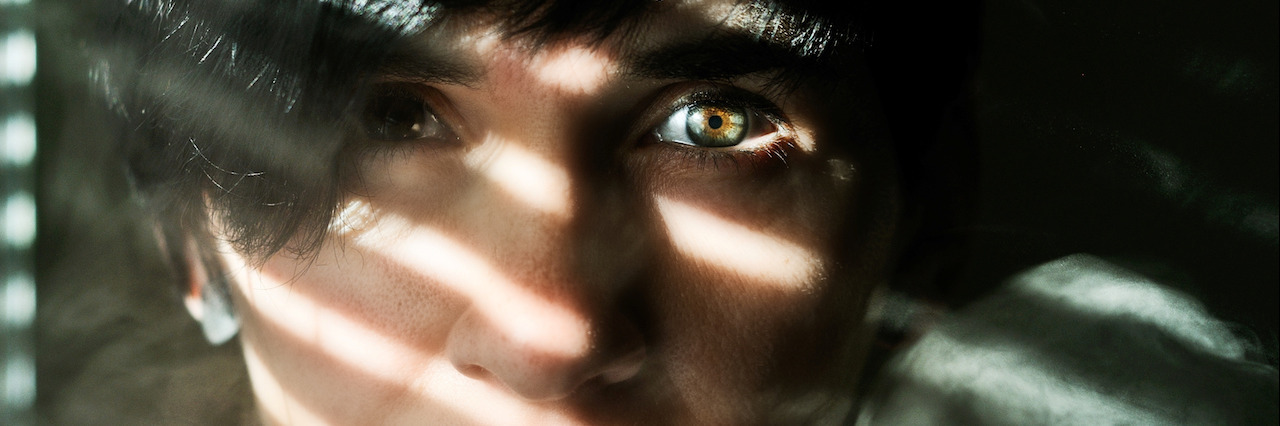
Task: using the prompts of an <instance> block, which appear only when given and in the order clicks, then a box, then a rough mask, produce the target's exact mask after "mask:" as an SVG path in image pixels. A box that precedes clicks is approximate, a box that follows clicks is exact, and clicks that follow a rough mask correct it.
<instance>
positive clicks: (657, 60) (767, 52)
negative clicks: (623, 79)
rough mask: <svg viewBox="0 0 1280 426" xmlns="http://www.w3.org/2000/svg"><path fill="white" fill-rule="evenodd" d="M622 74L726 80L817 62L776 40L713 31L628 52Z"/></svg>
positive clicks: (813, 58)
mask: <svg viewBox="0 0 1280 426" xmlns="http://www.w3.org/2000/svg"><path fill="white" fill-rule="evenodd" d="M631 56H632V57H630V58H628V59H627V60H626V61H625V65H624V66H625V68H624V74H625V75H628V76H631V77H638V78H651V79H685V80H727V79H732V78H734V77H740V76H745V75H750V74H754V73H758V72H764V71H774V70H794V69H796V68H807V67H811V66H813V65H814V64H816V63H817V58H815V57H812V56H809V55H804V54H802V53H800V52H798V51H797V50H796V49H793V48H791V47H790V46H788V45H785V44H783V43H781V42H779V41H775V40H770V39H768V38H764V37H759V36H755V35H752V34H747V33H725V32H721V33H716V34H712V35H710V36H707V37H705V38H702V39H698V40H691V41H684V42H679V43H674V44H670V45H666V46H661V47H658V48H656V49H653V50H649V51H645V52H639V53H637V54H634V55H631Z"/></svg>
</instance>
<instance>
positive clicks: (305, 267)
mask: <svg viewBox="0 0 1280 426" xmlns="http://www.w3.org/2000/svg"><path fill="white" fill-rule="evenodd" d="M753 13H754V12H753V11H752V9H750V8H741V7H737V6H735V5H733V4H729V3H721V2H714V1H706V2H693V3H678V2H667V3H664V5H663V8H662V9H661V10H659V11H656V12H655V13H653V14H651V15H649V16H646V17H645V18H643V19H642V20H641V21H640V22H639V23H638V25H637V27H636V28H639V29H642V31H635V32H633V33H631V34H630V35H626V36H624V35H615V36H611V37H610V38H607V39H606V40H604V42H602V43H593V42H591V40H590V39H588V38H585V37H584V38H575V37H572V36H568V37H560V38H555V39H552V40H550V41H548V42H544V43H533V42H531V41H530V40H527V39H522V38H520V37H503V36H502V35H501V34H500V33H499V32H498V31H499V30H498V26H497V25H495V24H494V22H495V21H494V20H493V19H492V18H491V17H488V16H483V15H475V16H458V17H453V18H450V19H447V20H445V21H442V22H441V23H439V24H437V25H435V26H434V27H432V28H430V29H428V30H427V31H425V32H424V33H423V34H421V35H419V36H417V38H415V39H414V40H412V42H411V43H408V44H407V46H406V48H405V50H404V51H402V52H397V53H396V54H395V55H393V57H392V59H390V62H389V63H388V66H387V67H386V68H385V70H386V71H385V72H382V73H379V75H376V76H371V77H370V78H369V82H368V87H367V88H366V91H367V93H368V96H367V101H366V102H365V107H364V108H363V112H362V113H361V114H360V115H359V116H358V117H353V118H352V122H353V126H354V127H356V128H358V129H359V131H357V132H355V134H354V135H353V136H352V143H351V146H352V148H351V149H349V150H347V152H345V153H344V155H347V156H348V157H349V158H350V160H351V161H350V166H349V167H348V170H346V171H345V172H344V186H345V189H346V190H345V194H346V195H345V198H344V199H343V201H342V204H341V205H340V206H339V208H338V210H339V213H338V214H337V215H336V217H335V218H334V220H333V221H332V223H331V225H330V227H329V229H328V236H327V237H326V239H325V241H324V243H323V245H322V246H321V247H320V248H319V249H318V251H317V252H316V253H315V254H313V255H310V256H307V257H298V256H295V255H292V254H289V252H288V251H287V250H286V251H283V252H281V253H278V254H276V255H273V256H271V257H269V258H267V259H266V261H265V263H261V264H260V266H259V263H258V262H254V261H251V260H248V259H246V258H245V257H244V256H242V255H240V254H238V253H236V252H235V251H233V250H231V249H230V248H229V245H227V244H223V248H222V250H221V252H222V253H221V254H222V256H223V260H224V262H225V263H226V265H227V267H228V268H229V269H230V270H231V271H232V274H233V275H232V279H231V282H232V284H231V285H232V294H233V296H234V302H235V304H236V308H237V310H238V312H239V314H240V316H241V319H242V330H241V340H242V342H243V347H244V352H245V359H246V361H247V365H248V368H249V372H250V375H251V378H252V381H253V387H254V391H255V394H256V397H257V399H258V402H259V406H260V408H261V415H262V417H263V419H264V420H265V421H266V422H267V423H269V424H274V423H298V424H306V423H343V424H348V423H359V424H382V423H414V424H420V423H423V422H428V423H432V424H622V423H625V424H694V423H697V424H750V423H757V422H767V423H774V422H782V423H792V422H797V421H804V420H814V419H823V418H825V419H831V418H832V417H831V416H840V415H843V414H844V413H845V412H847V410H848V408H849V407H850V404H851V399H850V398H851V396H852V395H851V392H852V390H853V389H854V387H855V386H854V383H853V381H854V380H855V378H856V375H857V372H858V371H857V370H858V368H859V366H860V364H861V362H860V361H861V354H862V353H863V352H864V349H863V348H865V344H864V343H863V341H862V338H861V336H862V334H863V333H862V327H860V323H861V320H862V318H863V315H864V312H865V305H866V299H867V296H868V294H869V292H870V291H871V290H872V289H873V288H874V287H875V286H876V285H877V284H878V283H879V282H881V281H882V280H883V277H884V274H885V273H886V271H887V270H888V269H889V267H890V256H889V255H888V251H889V246H890V241H891V239H892V238H893V234H894V231H893V230H894V224H895V220H894V218H895V217H896V214H897V207H896V204H895V201H894V200H895V199H896V195H895V190H894V181H893V180H892V176H893V175H894V173H895V172H894V170H893V168H892V166H891V165H892V164H893V159H892V158H891V154H889V146H888V142H887V139H886V137H885V136H884V135H882V134H881V133H879V130H878V129H879V128H880V127H879V126H878V118H877V114H878V112H877V110H876V107H875V102H874V99H873V97H872V96H873V95H872V92H871V90H870V89H868V86H867V84H866V82H865V80H866V78H865V74H864V73H863V72H862V70H860V69H858V68H857V67H852V68H851V69H846V70H843V72H841V73H839V74H838V75H833V74H832V73H817V72H815V73H814V74H815V75H805V76H803V77H802V78H800V79H799V80H797V81H799V84H798V85H796V86H794V87H791V86H786V87H783V86H778V85H773V84H771V82H772V81H774V80H773V77H777V76H778V74H779V72H780V71H782V70H781V69H780V67H783V66H785V63H783V62H777V59H776V58H777V56H778V55H763V54H762V55H743V54H739V53H732V52H742V51H743V50H742V49H738V48H728V47H726V46H733V45H734V44H735V43H738V44H739V45H740V44H741V42H743V41H745V40H751V39H750V38H749V37H746V36H745V35H746V34H750V33H751V32H752V31H756V30H758V28H753V27H752V24H751V22H754V21H752V19H750V18H751V17H752V16H753V15H752V14H753ZM621 33H622V32H620V33H619V34H621ZM753 42H754V43H759V44H761V46H764V45H765V44H767V40H766V42H760V41H753ZM762 48H765V47H762ZM726 52H731V53H726ZM708 58H710V59H708ZM761 58H768V59H767V60H765V59H761ZM770 61H774V62H770ZM414 64H435V65H434V66H417V65H414ZM441 70H447V71H441ZM725 70H729V71H725ZM744 70H745V71H744ZM215 222H216V220H215ZM214 228H215V229H214V233H215V235H216V234H217V230H216V228H217V226H216V225H215V226H214Z"/></svg>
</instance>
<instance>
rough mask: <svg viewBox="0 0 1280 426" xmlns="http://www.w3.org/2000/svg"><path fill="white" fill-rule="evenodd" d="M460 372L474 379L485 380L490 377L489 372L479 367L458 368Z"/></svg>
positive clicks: (470, 365)
mask: <svg viewBox="0 0 1280 426" xmlns="http://www.w3.org/2000/svg"><path fill="white" fill-rule="evenodd" d="M458 372H460V373H462V375H464V376H467V377H470V378H472V379H483V378H485V377H487V376H488V375H489V372H488V371H486V370H485V369H484V367H481V366H479V365H475V364H467V365H462V366H459V367H458Z"/></svg>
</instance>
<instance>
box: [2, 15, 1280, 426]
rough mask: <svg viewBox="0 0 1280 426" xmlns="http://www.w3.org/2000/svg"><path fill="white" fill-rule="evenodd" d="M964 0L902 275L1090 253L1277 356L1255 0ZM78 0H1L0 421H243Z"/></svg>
mask: <svg viewBox="0 0 1280 426" xmlns="http://www.w3.org/2000/svg"><path fill="white" fill-rule="evenodd" d="M985 3H986V4H985V11H984V13H983V24H982V32H981V34H980V37H981V46H982V49H981V56H980V57H979V58H978V60H977V63H976V64H974V70H975V71H974V72H975V75H974V76H973V79H972V81H971V83H970V84H971V89H972V91H973V93H974V97H973V99H972V102H971V103H972V105H968V110H969V111H971V116H972V121H973V123H972V132H973V133H974V135H976V137H977V145H976V152H974V153H972V155H967V156H966V157H964V158H966V161H972V162H974V164H972V166H973V167H972V168H973V170H976V171H977V174H976V176H975V177H974V179H975V183H976V188H977V191H976V193H974V194H973V196H975V197H976V207H975V209H974V211H973V212H972V213H971V214H970V216H971V217H970V218H969V220H968V221H967V222H966V223H965V224H964V225H963V226H962V227H960V228H957V229H955V230H953V231H954V232H956V233H959V234H963V235H964V236H965V238H964V241H965V242H964V250H963V251H962V252H961V253H962V255H961V256H959V257H957V258H955V259H950V260H948V261H947V262H946V263H945V264H944V265H942V266H941V267H940V271H941V273H942V274H943V276H944V277H945V278H946V279H945V280H944V281H945V282H946V283H948V284H947V285H945V286H941V287H937V288H929V289H927V290H921V291H920V293H922V294H924V295H926V296H927V297H929V298H932V299H934V300H938V301H941V302H943V303H945V304H948V305H951V306H953V307H958V306H963V305H965V304H967V303H969V302H971V301H973V300H976V299H978V298H980V297H982V296H983V295H985V294H988V293H989V292H990V291H991V290H992V289H993V288H995V287H996V286H998V285H999V284H1000V283H1001V282H1002V281H1003V279H1004V278H1005V277H1007V276H1009V275H1010V274H1013V273H1015V272H1017V271H1019V270H1021V269H1023V268H1027V267H1029V266H1032V265H1036V264H1039V263H1042V262H1045V261H1049V260H1052V259H1055V258H1058V257H1061V256H1064V255H1067V254H1071V253H1079V252H1085V253H1093V254H1097V255H1100V256H1104V257H1107V258H1108V259H1113V260H1116V261H1119V262H1122V263H1124V264H1125V265H1126V266H1130V267H1132V268H1134V269H1136V270H1140V271H1142V272H1144V273H1147V274H1150V275H1152V276H1154V277H1157V278H1159V279H1160V280H1161V281H1162V282H1163V283H1165V284H1166V285H1169V286H1172V287H1174V288H1177V289H1179V290H1182V291H1185V292H1187V293H1189V294H1191V295H1193V296H1195V297H1196V298H1198V299H1199V300H1201V301H1202V302H1203V303H1205V305H1206V306H1207V307H1208V309H1209V311H1210V312H1212V313H1213V314H1214V315H1216V316H1218V317H1219V318H1222V319H1224V320H1227V321H1230V322H1232V323H1234V324H1237V325H1238V327H1237V328H1238V329H1239V334H1240V335H1241V336H1242V337H1245V338H1247V339H1250V340H1253V341H1255V342H1257V343H1258V344H1259V346H1260V347H1262V348H1263V351H1262V353H1260V354H1256V356H1258V357H1261V358H1262V359H1265V360H1266V362H1268V363H1270V364H1271V365H1273V366H1274V365H1276V352H1277V300H1278V297H1277V288H1280V272H1278V270H1280V266H1278V261H1277V259H1278V258H1280V253H1278V250H1277V247H1278V246H1280V243H1278V240H1280V237H1278V229H1280V225H1278V219H1277V218H1278V209H1277V194H1278V192H1280V189H1278V188H1277V185H1278V182H1280V176H1278V173H1277V164H1278V162H1280V161H1278V160H1277V157H1278V155H1277V154H1278V153H1277V147H1278V146H1280V134H1278V131H1280V124H1278V121H1277V117H1278V116H1280V111H1278V101H1277V99H1278V92H1280V90H1278V89H1277V86H1278V81H1280V76H1278V69H1280V65H1278V64H1277V61H1278V60H1277V57H1278V54H1277V52H1280V30H1278V29H1277V26H1278V25H1277V22H1278V19H1280V18H1278V17H1280V13H1278V10H1277V6H1278V4H1277V2H1274V1H1235V2H1227V3H1210V2H1192V1H1175V2H1168V1H1164V2H1156V1H1150V0H1148V1H1137V2H1111V1H1102V0H1085V1H1065V0H987V1H986V2H985ZM93 4H95V3H93V2H84V1H72V0H0V61H2V62H0V128H2V131H0V153H2V154H3V155H4V157H3V159H2V160H0V163H2V164H3V165H2V166H0V167H3V172H2V173H3V174H2V175H0V177H2V178H3V181H2V182H0V190H3V193H0V202H2V203H3V210H0V212H3V216H0V226H2V227H0V229H2V230H3V234H2V236H3V242H0V244H3V248H2V249H0V250H2V251H0V254H3V256H0V285H2V286H3V289H2V290H0V302H2V303H0V309H3V311H2V312H0V313H2V314H3V316H2V317H3V321H4V323H5V329H4V335H3V339H4V340H3V345H4V348H3V356H4V358H3V359H2V360H0V361H3V364H2V367H3V370H2V371H3V372H2V374H3V376H0V378H2V381H0V384H3V386H4V388H3V393H2V394H0V396H3V398H4V399H3V407H4V410H5V411H4V414H3V417H2V418H0V423H4V424H34V423H41V424H192V423H195V424H235V423H251V422H252V416H251V415H250V414H249V412H250V408H251V406H252V402H251V396H250V390H249V387H248V382H247V378H246V376H245V372H244V366H243V363H242V361H240V358H239V347H238V346H237V345H236V344H235V343H234V342H233V343H229V344H226V345H223V346H220V347H211V346H210V345H209V344H207V343H205V341H204V339H203V337H202V336H201V333H200V330H199V327H198V325H197V324H196V323H195V322H194V321H193V320H191V319H190V317H189V316H188V315H186V313H185V310H184V308H183V307H182V304H181V298H180V295H179V294H178V291H177V287H176V286H175V285H174V284H173V283H172V282H171V280H172V279H171V277H170V272H169V271H167V270H166V268H165V266H164V265H163V264H161V263H159V260H158V259H159V256H158V255H157V252H156V248H155V244H154V238H153V236H152V231H151V229H150V227H149V226H147V225H145V224H143V223H141V222H140V221H139V213H140V208H139V206H138V205H137V204H136V201H135V200H134V199H132V198H131V197H130V194H129V183H128V181H127V179H126V177H125V175H124V169H123V167H122V166H121V163H120V161H119V158H118V152H117V151H116V146H115V142H114V141H115V140H117V139H118V138H119V137H120V136H121V135H122V134H124V129H120V128H118V127H116V125H115V124H114V122H113V121H112V120H111V117H110V115H109V112H107V111H105V110H104V108H103V103H102V101H101V99H100V97H98V95H96V92H95V90H96V89H95V87H93V85H92V83H91V82H90V80H89V78H88V71H87V67H86V56H87V55H86V54H87V52H86V49H87V47H86V44H85V43H84V42H83V40H85V39H86V38H89V37H94V36H95V35H94V33H93V32H92V31H91V29H92V28H93V27H94V26H95V25H101V22H102V20H104V19H110V18H108V17H104V16H99V14H97V13H95V11H94V10H93V8H92V5H93ZM922 13H926V12H923V11H922ZM921 36H922V37H926V38H927V37H938V38H945V37H948V35H947V34H922V35H921ZM24 197H25V198H24ZM33 308H34V309H33Z"/></svg>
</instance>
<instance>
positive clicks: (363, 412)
mask: <svg viewBox="0 0 1280 426" xmlns="http://www.w3.org/2000/svg"><path fill="white" fill-rule="evenodd" d="M365 237H366V238H368V236H365ZM360 244H361V243H360V242H359V241H358V240H342V241H330V242H328V243H326V245H324V246H323V247H322V248H321V249H320V251H319V253H318V254H317V256H316V258H315V259H314V261H311V262H307V261H298V260H297V259H295V258H293V257H292V256H289V255H285V254H278V255H276V256H273V257H272V258H270V259H268V261H267V262H266V264H265V265H264V266H263V267H262V268H260V269H254V268H250V267H246V266H245V265H244V264H243V263H242V262H241V261H240V259H239V258H238V257H237V256H228V257H229V259H227V261H228V264H229V265H228V266H230V267H231V270H233V271H239V272H238V273H236V276H235V279H234V282H235V283H236V284H235V290H234V293H235V295H236V298H237V299H238V300H237V301H236V302H237V303H238V304H237V308H238V310H239V312H240V314H241V317H242V323H243V324H242V333H243V336H242V339H241V341H242V342H243V343H244V345H245V354H246V361H247V364H248V366H249V368H250V370H251V374H252V376H253V386H254V390H255V393H256V394H257V395H258V396H259V398H260V400H261V401H262V403H263V404H262V407H263V410H264V415H267V416H271V417H275V418H277V419H286V418H291V419H294V421H300V420H298V419H299V418H304V419H305V418H307V417H314V418H316V419H327V420H326V421H332V420H333V419H346V420H348V421H351V422H366V421H370V418H369V416H375V417H376V416H377V415H378V411H377V410H376V408H377V407H386V404H388V403H393V401H396V400H398V399H400V398H403V396H404V395H415V394H422V391H421V390H420V389H415V388H414V387H415V386H416V385H417V383H415V381H414V380H413V378H414V377H416V376H418V375H419V374H421V373H420V372H421V371H425V370H427V369H428V368H427V367H428V366H429V365H431V363H432V362H434V361H435V359H436V357H437V355H438V354H440V353H441V352H442V351H443V345H444V341H445V338H446V337H447V332H448V326H449V324H450V323H451V321H450V320H449V317H450V316H456V315H457V313H456V311H457V309H456V306H458V302H457V297H456V296H455V295H452V294H449V293H448V292H446V291H443V290H441V289H440V287H438V286H430V285H423V283H424V282H426V281H425V280H423V279H422V278H421V277H419V276H417V275H416V274H415V273H414V272H412V271H411V270H409V269H408V268H406V267H404V266H401V265H399V264H398V263H397V262H396V261H395V260H394V259H390V258H387V257H384V256H383V255H382V254H380V253H379V252H378V251H376V250H369V249H367V248H366V247H364V246H361V245H360ZM236 263H239V264H238V265H237V264H236ZM282 407H288V409H285V408H282ZM336 407H343V408H342V409H341V410H340V411H336V410H337V408H336ZM370 409H373V411H367V410H370ZM274 411H280V412H274ZM280 416H284V417H280Z"/></svg>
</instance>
